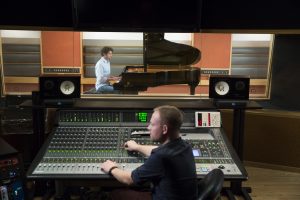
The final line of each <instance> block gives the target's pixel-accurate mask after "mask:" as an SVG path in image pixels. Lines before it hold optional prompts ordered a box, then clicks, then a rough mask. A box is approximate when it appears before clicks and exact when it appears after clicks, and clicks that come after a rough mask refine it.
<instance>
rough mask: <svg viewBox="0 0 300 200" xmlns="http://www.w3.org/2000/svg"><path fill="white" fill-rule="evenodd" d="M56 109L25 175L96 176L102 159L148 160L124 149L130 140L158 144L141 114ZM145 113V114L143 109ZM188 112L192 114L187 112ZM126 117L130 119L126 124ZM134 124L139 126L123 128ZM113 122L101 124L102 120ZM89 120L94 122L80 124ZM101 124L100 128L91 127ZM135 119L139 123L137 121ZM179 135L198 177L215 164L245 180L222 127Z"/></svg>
mask: <svg viewBox="0 0 300 200" xmlns="http://www.w3.org/2000/svg"><path fill="white" fill-rule="evenodd" d="M124 113H125V112H111V113H109V112H106V113H105V112H102V111H101V112H98V113H97V111H91V112H88V111H84V112H80V111H70V112H66V111H60V113H59V115H58V116H59V119H58V121H59V126H57V128H56V129H55V131H54V132H53V134H52V135H51V136H49V139H48V141H47V142H46V144H45V145H44V146H43V148H42V149H41V151H40V153H39V155H38V156H37V158H36V160H35V164H34V165H32V166H31V168H30V169H29V172H28V175H27V176H28V177H29V178H37V177H40V178H46V177H47V178H65V177H73V178H76V177H77V178H83V177H85V178H96V177H97V178H99V177H103V178H104V177H109V176H108V175H104V174H103V172H102V171H101V169H100V166H101V163H103V162H104V161H106V160H108V159H109V160H113V161H116V162H117V163H118V165H119V167H121V168H123V169H125V170H133V169H135V168H137V167H138V166H140V165H141V164H142V163H144V162H145V160H146V159H147V158H146V157H144V156H143V155H141V154H138V153H137V152H128V151H127V150H125V149H124V146H123V145H124V143H125V142H126V141H128V140H135V141H136V142H137V143H139V144H146V145H147V144H151V145H160V144H159V143H157V142H152V141H150V138H149V132H148V130H146V129H145V128H141V126H143V127H146V124H144V121H146V122H147V121H148V120H149V119H148V118H147V117H146V118H145V114H143V117H144V118H143V120H144V121H143V122H141V121H140V119H139V115H137V114H136V113H130V112H126V113H125V114H124ZM143 113H147V112H143ZM188 116H193V115H188ZM129 120H131V122H127V121H129ZM132 121H133V122H135V125H138V126H126V125H130V123H132ZM107 122H110V123H111V124H114V123H117V125H114V128H112V127H111V126H106V123H107ZM86 123H91V124H93V126H83V124H86ZM99 123H100V125H101V126H96V125H98V124H99ZM137 123H138V124H137ZM181 133H182V135H181V137H182V138H183V139H184V140H186V141H187V142H188V143H190V144H191V146H192V148H193V154H194V158H195V162H196V169H197V175H198V176H199V177H201V176H203V175H205V174H207V173H208V172H209V171H210V170H212V169H214V168H220V169H222V170H223V172H224V174H225V176H226V177H227V178H244V177H245V175H244V170H243V168H241V167H240V166H239V164H238V163H239V161H238V159H237V157H236V155H235V153H234V152H233V151H232V149H231V147H230V145H228V143H227V141H226V138H225V137H224V134H223V133H222V129H221V128H205V129H204V128H195V127H190V126H183V127H182V130H181Z"/></svg>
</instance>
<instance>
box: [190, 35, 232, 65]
mask: <svg viewBox="0 0 300 200" xmlns="http://www.w3.org/2000/svg"><path fill="white" fill-rule="evenodd" d="M194 47H196V48H198V49H200V51H201V53H202V56H201V60H200V62H198V63H197V64H196V65H195V66H197V67H201V68H202V67H204V68H229V67H230V58H231V34H213V33H194Z"/></svg>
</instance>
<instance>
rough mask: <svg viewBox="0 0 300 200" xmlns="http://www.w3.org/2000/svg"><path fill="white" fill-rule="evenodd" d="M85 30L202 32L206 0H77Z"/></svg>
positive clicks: (77, 21)
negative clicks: (202, 8)
mask: <svg viewBox="0 0 300 200" xmlns="http://www.w3.org/2000/svg"><path fill="white" fill-rule="evenodd" d="M73 3H74V16H73V17H74V27H75V29H77V30H81V31H84V30H85V31H117V32H118V31H135V32H136V31H139V32H151V31H152V32H157V31H159V32H198V31H199V30H200V24H201V6H202V0H185V1H174V0H130V1H124V0H110V1H99V0H73Z"/></svg>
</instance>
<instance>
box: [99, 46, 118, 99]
mask: <svg viewBox="0 0 300 200" xmlns="http://www.w3.org/2000/svg"><path fill="white" fill-rule="evenodd" d="M112 55H113V48H111V47H103V48H102V49H101V58H100V60H99V61H98V62H97V63H96V66H95V73H96V84H95V87H96V92H97V93H103V92H108V93H110V92H111V93H113V92H114V88H113V86H112V85H111V83H114V82H117V81H119V80H120V77H117V76H111V75H110V60H111V58H112Z"/></svg>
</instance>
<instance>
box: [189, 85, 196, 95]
mask: <svg viewBox="0 0 300 200" xmlns="http://www.w3.org/2000/svg"><path fill="white" fill-rule="evenodd" d="M195 90H196V86H194V85H190V95H195Z"/></svg>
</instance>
